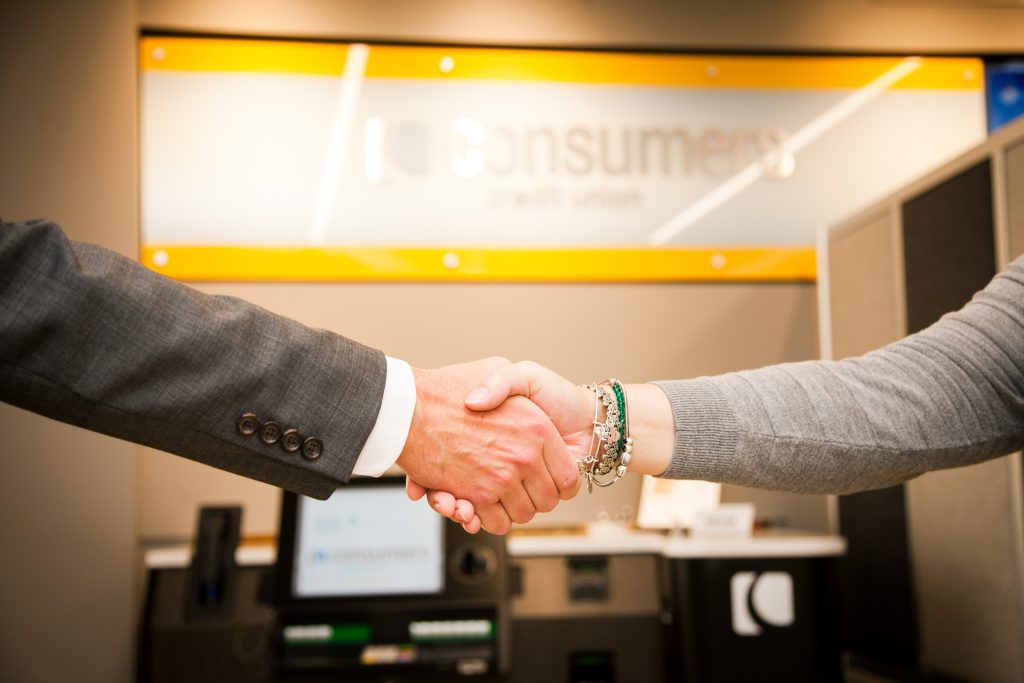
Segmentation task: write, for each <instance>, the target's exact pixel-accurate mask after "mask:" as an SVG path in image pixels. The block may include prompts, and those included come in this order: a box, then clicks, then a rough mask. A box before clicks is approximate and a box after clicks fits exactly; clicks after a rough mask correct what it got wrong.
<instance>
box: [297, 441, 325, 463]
mask: <svg viewBox="0 0 1024 683" xmlns="http://www.w3.org/2000/svg"><path fill="white" fill-rule="evenodd" d="M323 452H324V442H323V441H321V440H320V439H318V438H316V437H315V436H311V437H309V438H308V439H306V440H305V441H303V442H302V457H304V458H305V459H306V460H316V459H317V458H319V457H320V456H321V455H322V454H323Z"/></svg>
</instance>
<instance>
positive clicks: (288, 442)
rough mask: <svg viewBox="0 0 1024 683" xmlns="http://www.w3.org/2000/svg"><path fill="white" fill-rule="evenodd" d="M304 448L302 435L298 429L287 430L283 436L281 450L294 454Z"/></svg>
mask: <svg viewBox="0 0 1024 683" xmlns="http://www.w3.org/2000/svg"><path fill="white" fill-rule="evenodd" d="M301 446H302V435H301V434H299V430H298V429H286V430H285V432H284V434H282V435H281V448H283V449H285V450H286V451H288V452H289V453H294V452H295V451H297V450H299V448H300V447H301Z"/></svg>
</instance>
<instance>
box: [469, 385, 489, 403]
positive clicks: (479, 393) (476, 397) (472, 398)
mask: <svg viewBox="0 0 1024 683" xmlns="http://www.w3.org/2000/svg"><path fill="white" fill-rule="evenodd" d="M486 395H487V389H486V388H485V387H480V388H479V389H474V390H473V392H472V393H471V394H470V395H469V396H467V397H466V403H479V402H480V401H482V400H483V399H484V396H486Z"/></svg>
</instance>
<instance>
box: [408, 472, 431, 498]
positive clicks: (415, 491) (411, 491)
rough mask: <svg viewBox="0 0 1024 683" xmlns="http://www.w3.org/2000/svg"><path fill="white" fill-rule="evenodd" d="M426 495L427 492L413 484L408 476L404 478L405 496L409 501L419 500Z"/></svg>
mask: <svg viewBox="0 0 1024 683" xmlns="http://www.w3.org/2000/svg"><path fill="white" fill-rule="evenodd" d="M426 494H427V490H426V489H425V488H423V487H422V486H420V485H419V484H417V483H416V482H414V481H413V480H412V479H410V478H409V477H408V476H407V477H406V478H405V495H407V496H409V500H419V499H420V498H422V497H423V496H425V495H426Z"/></svg>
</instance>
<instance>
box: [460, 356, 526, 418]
mask: <svg viewBox="0 0 1024 683" xmlns="http://www.w3.org/2000/svg"><path fill="white" fill-rule="evenodd" d="M520 374H521V373H519V372H517V370H516V366H515V365H509V366H507V367H505V368H502V369H501V370H498V371H497V372H496V373H494V374H493V375H491V376H490V377H489V378H488V379H487V381H485V382H484V384H483V386H481V387H479V388H477V389H474V390H473V391H472V392H470V394H469V396H467V397H466V407H467V408H469V409H470V410H477V411H484V410H493V409H494V408H497V407H498V406H500V405H501V404H502V403H504V402H505V399H507V398H508V397H509V396H513V395H529V382H524V381H522V380H523V378H521V377H518V376H517V375H520Z"/></svg>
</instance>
